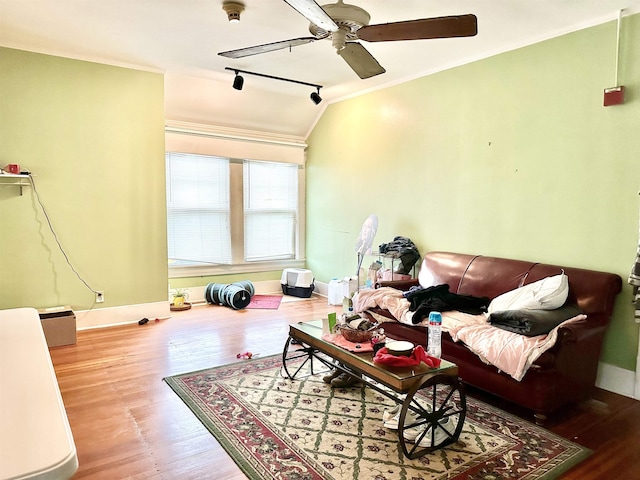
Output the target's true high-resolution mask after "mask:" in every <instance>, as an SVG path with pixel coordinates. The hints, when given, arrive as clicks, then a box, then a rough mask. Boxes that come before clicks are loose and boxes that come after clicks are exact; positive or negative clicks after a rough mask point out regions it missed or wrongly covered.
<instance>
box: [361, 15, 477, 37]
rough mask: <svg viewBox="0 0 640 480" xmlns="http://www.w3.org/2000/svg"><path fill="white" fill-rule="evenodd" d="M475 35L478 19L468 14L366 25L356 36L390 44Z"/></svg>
mask: <svg viewBox="0 0 640 480" xmlns="http://www.w3.org/2000/svg"><path fill="white" fill-rule="evenodd" d="M477 33H478V19H477V17H476V16H475V15H473V14H469V15H454V16H450V17H434V18H422V19H420V20H408V21H406V22H393V23H382V24H380V25H367V26H364V27H362V28H361V29H359V30H358V32H357V35H358V38H359V39H360V40H365V41H367V42H391V41H395V40H424V39H430V38H450V37H473V36H474V35H476V34H477Z"/></svg>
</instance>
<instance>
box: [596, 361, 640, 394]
mask: <svg viewBox="0 0 640 480" xmlns="http://www.w3.org/2000/svg"><path fill="white" fill-rule="evenodd" d="M635 383H636V372H634V371H632V370H626V369H624V368H620V367H616V366H615V365H610V364H608V363H603V362H600V364H599V366H598V376H597V377H596V387H598V388H602V389H603V390H607V391H609V392H613V393H617V394H619V395H624V396H625V397H630V398H637V397H636V396H635V392H634V390H635Z"/></svg>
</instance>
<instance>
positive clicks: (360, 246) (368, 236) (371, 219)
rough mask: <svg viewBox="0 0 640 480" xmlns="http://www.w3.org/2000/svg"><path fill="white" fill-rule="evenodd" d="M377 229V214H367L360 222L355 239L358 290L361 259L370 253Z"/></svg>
mask: <svg viewBox="0 0 640 480" xmlns="http://www.w3.org/2000/svg"><path fill="white" fill-rule="evenodd" d="M377 231H378V216H377V215H373V214H371V215H369V216H368V217H367V219H366V220H365V221H364V223H363V224H362V228H361V229H360V234H359V235H358V240H357V241H356V247H355V251H356V253H357V254H358V271H357V273H356V275H357V276H358V290H360V267H361V266H362V260H363V259H364V256H365V255H371V246H372V245H373V239H374V238H375V236H376V232H377Z"/></svg>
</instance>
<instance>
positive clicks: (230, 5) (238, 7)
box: [222, 2, 244, 90]
mask: <svg viewBox="0 0 640 480" xmlns="http://www.w3.org/2000/svg"><path fill="white" fill-rule="evenodd" d="M222 9H223V10H224V11H225V12H227V18H228V19H229V21H230V22H231V23H238V22H239V21H240V13H242V11H244V5H243V4H242V3H240V2H223V3H222ZM238 90H240V89H238Z"/></svg>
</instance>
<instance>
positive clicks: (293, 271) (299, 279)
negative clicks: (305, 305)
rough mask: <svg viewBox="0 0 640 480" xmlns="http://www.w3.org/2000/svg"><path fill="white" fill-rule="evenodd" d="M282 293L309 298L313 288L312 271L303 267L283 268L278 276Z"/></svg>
mask: <svg viewBox="0 0 640 480" xmlns="http://www.w3.org/2000/svg"><path fill="white" fill-rule="evenodd" d="M280 284H281V285H282V293H284V294H285V295H291V296H294V297H301V298H309V297H310V296H311V293H312V292H313V290H314V288H315V284H314V278H313V272H312V271H311V270H305V269H304V268H285V269H284V270H283V271H282V277H281V278H280Z"/></svg>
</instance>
